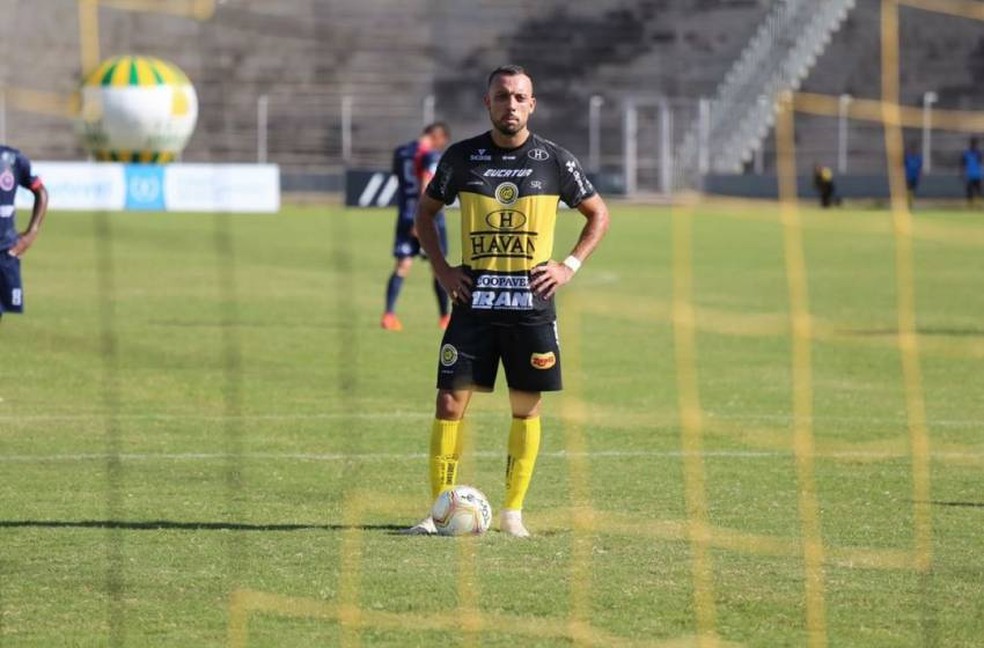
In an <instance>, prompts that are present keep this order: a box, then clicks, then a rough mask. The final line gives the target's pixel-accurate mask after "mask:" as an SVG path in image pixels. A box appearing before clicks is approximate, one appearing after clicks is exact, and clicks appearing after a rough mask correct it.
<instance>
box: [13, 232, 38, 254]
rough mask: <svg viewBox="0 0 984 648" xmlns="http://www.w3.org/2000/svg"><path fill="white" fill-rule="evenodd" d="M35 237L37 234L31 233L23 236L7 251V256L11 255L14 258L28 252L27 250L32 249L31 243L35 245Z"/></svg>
mask: <svg viewBox="0 0 984 648" xmlns="http://www.w3.org/2000/svg"><path fill="white" fill-rule="evenodd" d="M34 237H35V234H31V233H28V234H24V235H22V236H21V237H20V238H18V239H17V242H16V243H14V244H13V246H11V248H10V249H9V250H7V254H9V255H10V256H12V257H19V256H21V255H22V254H24V253H25V252H27V248H29V247H31V243H34Z"/></svg>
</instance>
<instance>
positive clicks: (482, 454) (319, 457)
mask: <svg viewBox="0 0 984 648" xmlns="http://www.w3.org/2000/svg"><path fill="white" fill-rule="evenodd" d="M690 454H691V453H686V452H683V451H681V450H599V451H597V452H583V453H571V452H565V451H554V452H541V453H540V458H541V459H567V458H570V457H588V458H591V459H632V458H644V459H679V458H682V457H685V456H690ZM698 454H699V455H700V456H702V457H705V458H724V459H779V458H782V459H787V458H790V457H792V456H793V453H792V452H777V451H756V450H748V451H746V450H708V451H704V452H701V453H698ZM473 456H475V457H478V458H497V457H501V456H502V453H501V452H497V451H479V452H475V453H473ZM817 456H818V457H819V458H824V459H883V458H884V459H888V458H894V459H903V458H905V457H904V456H900V455H897V454H894V453H885V452H872V451H843V452H828V453H817ZM427 458H428V454H427V453H424V452H407V453H395V452H369V453H352V454H343V453H302V452H283V453H276V452H244V453H242V454H239V455H233V454H229V453H225V452H215V453H208V452H183V453H121V454H119V455H111V454H106V453H78V454H51V455H41V454H33V455H0V463H48V462H69V463H70V462H84V461H107V460H109V459H118V460H120V461H132V462H150V461H173V462H181V461H228V460H230V459H236V460H247V461H309V462H333V461H352V460H359V461H420V460H423V459H427ZM932 458H933V459H982V458H984V453H980V452H970V453H965V452H934V453H932Z"/></svg>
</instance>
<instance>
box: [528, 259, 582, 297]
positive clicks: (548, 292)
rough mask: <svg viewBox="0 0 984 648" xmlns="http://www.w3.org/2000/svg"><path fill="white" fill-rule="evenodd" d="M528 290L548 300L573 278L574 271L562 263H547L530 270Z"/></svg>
mask: <svg viewBox="0 0 984 648" xmlns="http://www.w3.org/2000/svg"><path fill="white" fill-rule="evenodd" d="M530 277H531V278H532V279H533V281H532V282H531V283H530V289H531V290H532V291H533V292H534V293H536V294H537V295H539V296H540V297H542V298H544V299H550V298H551V297H553V296H554V295H555V294H556V293H557V289H558V288H560V287H561V286H563V285H564V284H566V283H568V282H569V281H570V280H571V279H572V278H573V277H574V271H573V270H571V269H570V268H568V267H567V266H566V265H564V264H563V263H557V262H556V261H552V260H551V261H547V262H546V263H544V264H543V265H538V266H536V267H535V268H533V269H532V270H530Z"/></svg>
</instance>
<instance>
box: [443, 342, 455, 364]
mask: <svg viewBox="0 0 984 648" xmlns="http://www.w3.org/2000/svg"><path fill="white" fill-rule="evenodd" d="M457 361H458V349H456V348H454V345H451V344H445V345H444V346H442V347H441V364H442V365H444V366H445V367H450V366H451V365H453V364H454V363H456V362H457Z"/></svg>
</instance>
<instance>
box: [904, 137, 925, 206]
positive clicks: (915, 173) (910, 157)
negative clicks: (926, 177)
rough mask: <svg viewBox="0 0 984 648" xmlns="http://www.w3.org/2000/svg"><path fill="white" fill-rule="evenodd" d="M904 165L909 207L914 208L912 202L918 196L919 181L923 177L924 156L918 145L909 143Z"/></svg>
mask: <svg viewBox="0 0 984 648" xmlns="http://www.w3.org/2000/svg"><path fill="white" fill-rule="evenodd" d="M902 165H903V166H904V167H905V186H906V189H907V190H908V198H909V209H912V202H913V201H914V200H915V198H916V191H917V190H918V189H919V181H920V180H921V179H922V168H923V156H922V154H921V153H920V152H919V147H918V146H916V145H915V144H911V143H910V144H909V146H908V147H907V148H906V150H905V157H904V158H903V160H902Z"/></svg>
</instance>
